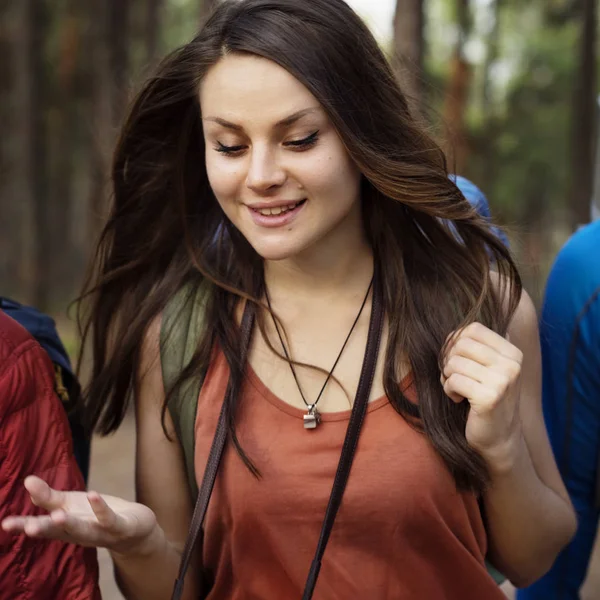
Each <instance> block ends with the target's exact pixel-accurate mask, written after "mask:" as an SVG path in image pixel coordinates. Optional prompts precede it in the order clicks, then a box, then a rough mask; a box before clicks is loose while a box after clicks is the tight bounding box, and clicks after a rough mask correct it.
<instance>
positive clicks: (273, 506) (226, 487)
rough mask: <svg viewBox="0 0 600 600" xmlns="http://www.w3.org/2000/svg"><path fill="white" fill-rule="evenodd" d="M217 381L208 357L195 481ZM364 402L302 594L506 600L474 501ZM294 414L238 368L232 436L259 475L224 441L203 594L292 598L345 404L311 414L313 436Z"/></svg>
mask: <svg viewBox="0 0 600 600" xmlns="http://www.w3.org/2000/svg"><path fill="white" fill-rule="evenodd" d="M228 377H229V369H228V365H227V361H226V360H225V357H224V355H223V353H222V352H216V353H215V355H214V359H213V361H212V363H211V366H210V368H209V370H208V373H207V376H206V379H205V382H204V385H203V387H202V391H201V393H200V397H199V401H198V416H197V419H196V450H195V464H196V478H197V480H198V482H200V481H201V480H202V476H203V474H204V469H205V467H206V463H207V460H208V454H209V450H210V445H211V442H212V439H213V435H214V432H215V429H216V426H217V421H218V417H219V412H220V409H221V406H222V402H223V398H224V395H225V388H226V386H227V381H228ZM412 391H413V390H412V388H411V389H409V390H408V391H407V395H408V396H409V397H410V396H411V392H412ZM413 399H414V392H413ZM367 410H368V412H367V415H366V417H365V421H364V424H363V428H362V431H361V436H360V440H359V443H358V446H357V450H356V455H355V457H354V463H353V465H352V471H351V473H350V478H349V481H348V485H347V487H346V491H345V493H344V497H343V500H342V504H341V507H340V510H339V512H338V515H337V518H336V521H335V525H334V527H333V531H332V534H331V538H330V540H329V543H328V545H327V549H326V550H325V556H324V559H323V565H322V569H321V572H320V575H319V579H318V581H317V586H316V589H315V593H314V596H313V598H314V600H334V599H338V598H339V599H343V600H349V599H353V600H354V599H361V600H362V599H367V598H368V599H369V600H384V599H385V600H387V599H390V600H392V599H393V600H495V599H497V600H501V599H505V596H504V594H503V593H502V592H501V591H500V589H499V588H498V586H497V585H496V583H495V582H494V581H493V579H492V578H491V577H490V576H489V575H488V573H487V570H486V567H485V564H484V557H485V553H486V534H485V529H484V525H483V522H482V518H481V514H480V511H479V507H478V503H477V499H476V497H475V496H474V495H472V494H467V493H460V492H457V490H456V486H455V484H454V481H453V479H452V477H451V475H450V473H449V472H448V470H447V469H446V467H445V466H444V464H443V462H442V460H441V459H440V458H439V457H438V455H437V454H436V453H435V451H434V450H433V448H432V446H431V445H430V444H429V443H428V441H427V439H426V438H425V437H424V436H423V435H422V434H420V433H418V432H417V431H415V430H414V429H413V428H411V427H410V426H409V425H408V424H407V423H406V421H405V420H404V419H403V418H402V417H401V416H400V415H398V413H397V412H396V411H395V410H394V409H393V407H392V406H391V405H390V403H389V401H388V400H387V398H381V399H379V400H375V401H373V402H371V403H370V404H369V407H368V409H367ZM303 415H304V413H303V411H301V410H299V409H297V408H295V407H292V406H290V405H289V404H287V403H286V402H284V401H283V400H281V399H280V398H277V397H276V396H275V395H274V394H273V393H272V392H271V391H270V390H269V389H268V388H267V387H266V386H265V385H264V384H263V383H262V381H260V379H259V378H258V377H257V376H256V374H255V373H254V372H253V371H252V369H251V367H248V371H247V378H246V381H245V383H244V386H243V389H242V393H241V397H240V404H239V409H238V413H237V416H236V422H237V431H238V435H239V439H240V442H241V445H242V448H243V449H244V450H245V452H246V453H247V455H248V456H249V457H250V459H251V460H252V462H253V463H254V464H255V465H256V466H257V468H258V469H259V470H260V473H261V477H260V478H259V479H257V478H255V477H254V476H253V475H252V474H251V473H250V472H249V470H248V469H247V468H246V466H245V465H244V464H243V462H242V460H241V459H240V457H239V456H238V454H237V453H236V451H235V449H234V448H233V447H232V445H231V444H229V445H228V446H227V447H226V449H225V452H224V455H223V460H222V462H221V467H220V470H219V474H218V476H217V480H216V482H215V488H214V491H213V495H212V498H211V501H210V504H209V507H208V512H207V515H206V521H205V535H204V547H203V557H202V560H203V565H204V568H205V569H206V570H207V571H208V572H209V574H210V576H211V579H212V580H213V581H214V586H213V588H212V591H211V592H210V594H209V596H208V599H209V600H251V599H252V600H294V599H300V598H301V597H302V591H303V589H304V583H305V581H306V576H307V574H308V570H309V567H310V563H311V561H312V558H313V554H314V551H315V549H316V546H317V540H318V538H319V533H320V531H321V525H322V521H323V517H324V515H325V509H326V507H327V502H328V499H329V494H330V492H331V487H332V484H333V479H334V475H335V471H336V469H337V465H338V460H339V457H340V452H341V448H342V443H343V440H344V436H345V434H346V427H347V425H348V420H349V418H350V411H349V410H348V411H344V412H339V413H330V414H327V413H325V414H323V415H322V423H321V425H320V426H319V427H318V428H317V429H315V430H305V429H304V427H303Z"/></svg>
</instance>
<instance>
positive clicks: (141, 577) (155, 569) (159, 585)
mask: <svg viewBox="0 0 600 600" xmlns="http://www.w3.org/2000/svg"><path fill="white" fill-rule="evenodd" d="M111 557H112V559H113V563H114V567H115V578H116V580H117V583H118V585H119V589H120V590H121V593H122V594H123V596H125V598H127V600H154V599H156V600H165V598H170V597H171V594H172V592H173V586H174V585H175V579H176V578H177V574H178V571H179V563H180V560H181V551H180V550H179V549H177V548H176V547H175V546H173V544H171V543H170V542H169V540H167V538H166V536H165V534H164V531H163V530H162V529H161V528H160V527H158V526H157V527H156V529H155V531H154V532H153V534H152V536H151V537H150V539H149V540H148V542H147V543H146V544H144V547H143V548H140V549H138V550H136V551H135V552H132V553H127V554H118V553H115V552H111ZM195 572H196V570H195V569H194V568H193V566H192V568H190V569H189V571H188V574H187V575H186V582H185V589H184V594H183V599H184V600H196V599H197V598H198V589H197V581H196V580H195V576H194V573H195Z"/></svg>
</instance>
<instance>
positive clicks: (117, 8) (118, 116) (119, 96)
mask: <svg viewBox="0 0 600 600" xmlns="http://www.w3.org/2000/svg"><path fill="white" fill-rule="evenodd" d="M106 3H107V8H108V37H107V39H106V43H107V47H108V49H109V51H108V56H109V73H110V75H111V86H110V89H111V118H112V123H113V125H114V126H118V125H120V123H121V120H122V118H123V115H124V113H125V108H126V106H127V98H128V96H129V85H128V77H129V41H130V40H129V33H130V32H129V19H130V11H131V2H130V0H106Z"/></svg>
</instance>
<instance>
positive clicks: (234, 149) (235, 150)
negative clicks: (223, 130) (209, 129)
mask: <svg viewBox="0 0 600 600" xmlns="http://www.w3.org/2000/svg"><path fill="white" fill-rule="evenodd" d="M245 149H246V146H226V145H225V144H222V143H221V142H217V146H216V147H215V150H216V151H217V152H220V153H221V154H225V155H226V156H238V155H239V154H241V153H242V152H243V151H244V150H245Z"/></svg>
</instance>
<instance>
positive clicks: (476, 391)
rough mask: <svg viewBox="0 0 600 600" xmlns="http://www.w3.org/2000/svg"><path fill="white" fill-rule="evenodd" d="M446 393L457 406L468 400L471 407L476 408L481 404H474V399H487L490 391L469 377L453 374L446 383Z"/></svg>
mask: <svg viewBox="0 0 600 600" xmlns="http://www.w3.org/2000/svg"><path fill="white" fill-rule="evenodd" d="M444 393H445V394H446V396H448V397H449V398H450V399H451V400H452V401H453V402H456V403H457V404H458V403H460V402H463V401H464V400H465V399H468V400H469V404H471V407H473V408H476V407H477V406H478V404H479V403H478V402H474V401H473V399H479V398H483V397H486V396H487V395H488V390H487V389H486V388H485V386H483V385H482V384H481V383H479V382H478V381H475V380H474V379H471V378H470V377H468V376H467V375H462V374H460V373H453V374H452V375H451V376H450V377H448V379H446V381H445V383H444Z"/></svg>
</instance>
